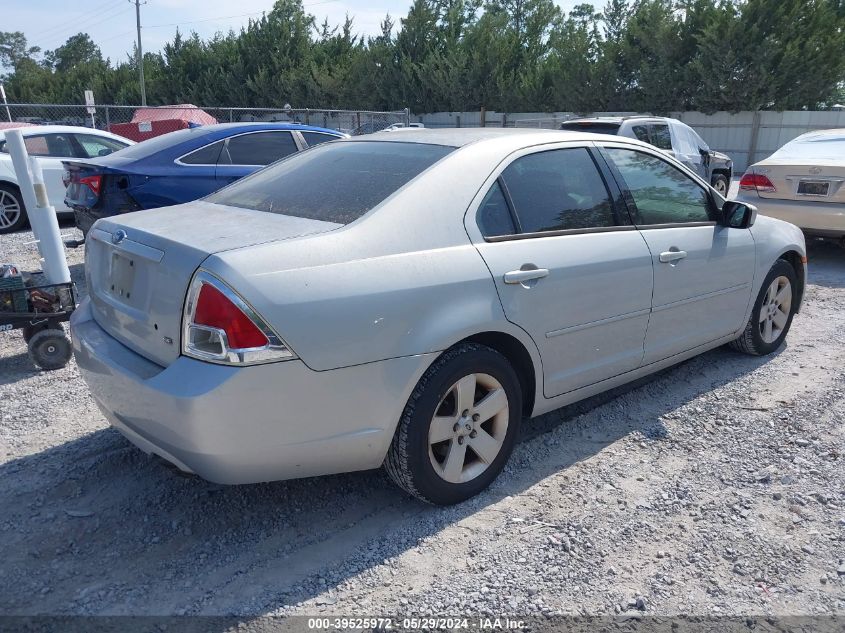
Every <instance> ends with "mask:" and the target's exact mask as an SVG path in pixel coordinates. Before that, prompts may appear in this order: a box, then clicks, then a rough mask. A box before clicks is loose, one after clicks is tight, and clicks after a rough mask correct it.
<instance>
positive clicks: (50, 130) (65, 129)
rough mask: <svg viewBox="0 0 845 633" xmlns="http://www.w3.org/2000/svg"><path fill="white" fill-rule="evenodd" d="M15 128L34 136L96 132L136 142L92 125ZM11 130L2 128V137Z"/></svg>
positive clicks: (23, 134) (0, 135)
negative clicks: (91, 126)
mask: <svg viewBox="0 0 845 633" xmlns="http://www.w3.org/2000/svg"><path fill="white" fill-rule="evenodd" d="M12 129H15V130H20V132H21V135H22V136H33V135H35V134H62V133H65V134H71V133H73V134H95V135H97V136H105V137H107V138H114V139H117V140H120V141H126V142H127V143H131V144H134V143H135V141H132V140H130V139H128V138H125V137H123V136H120V135H119V134H113V133H111V132H106V131H105V130H97V129H95V128H90V127H83V126H81V125H30V126H26V127H18V128H12ZM8 131H9V130H0V139H2V138H6V132H8Z"/></svg>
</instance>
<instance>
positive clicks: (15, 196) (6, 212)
mask: <svg viewBox="0 0 845 633" xmlns="http://www.w3.org/2000/svg"><path fill="white" fill-rule="evenodd" d="M26 225H27V216H26V206H25V205H24V203H23V196H22V195H21V191H20V189H18V188H17V187H16V186H15V185H10V184H7V183H0V234H3V233H12V232H13V231H20V230H21V229H22V228H24V227H26Z"/></svg>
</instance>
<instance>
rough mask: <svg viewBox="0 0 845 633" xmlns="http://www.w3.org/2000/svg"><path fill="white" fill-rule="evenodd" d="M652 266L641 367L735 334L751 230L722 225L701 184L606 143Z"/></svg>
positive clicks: (643, 154) (657, 160) (746, 287)
mask: <svg viewBox="0 0 845 633" xmlns="http://www.w3.org/2000/svg"><path fill="white" fill-rule="evenodd" d="M602 154H603V155H604V156H605V157H606V159H607V161H608V164H609V165H610V166H611V168H612V170H613V171H614V173H615V174H616V178H617V181H618V182H619V184H620V186H621V187H622V188H623V194H624V196H625V198H626V201H627V203H628V206H629V210H630V212H631V216H632V218H633V220H634V223H635V224H636V226H637V228H638V229H639V231H640V234H641V235H642V236H643V238H645V241H646V243H647V244H648V248H649V250H650V252H651V258H652V261H653V264H654V266H653V267H654V298H653V301H652V314H651V318H650V320H649V324H648V334H647V336H646V340H645V358H644V363H645V364H648V363H652V362H655V361H659V360H662V359H664V358H669V357H671V356H674V355H676V354H680V353H681V352H684V351H686V350H690V349H693V348H695V347H698V346H700V345H704V344H706V343H709V342H711V341H714V340H716V339H719V338H721V337H724V336H727V335H729V334H732V333H734V332H736V331H738V330H739V329H740V328H741V327H742V326H743V324H744V323H743V321H744V319H745V314H746V309H747V306H748V302H749V300H750V298H751V297H750V295H751V283H752V281H753V276H754V265H755V247H754V240H753V238H752V236H751V231H749V230H748V229H734V228H728V227H724V226H721V225H719V224H717V223H716V221H715V214H714V212H713V210H712V206H711V203H710V201H709V191H708V189H707V187H706V186H705V185H703V184H702V183H701V182H699V181H698V180H696V179H694V178H693V177H691V176H689V175H688V174H686V173H684V172H683V171H682V170H681V169H678V168H677V167H675V166H674V165H672V164H670V163H669V162H668V161H667V160H665V159H664V158H663V157H661V156H660V155H659V154H658V153H657V152H651V151H648V150H645V149H639V148H637V149H636V150H635V149H632V148H630V147H623V146H614V145H611V144H608V145H605V146H604V147H603V148H602Z"/></svg>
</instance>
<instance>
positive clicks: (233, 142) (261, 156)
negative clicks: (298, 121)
mask: <svg viewBox="0 0 845 633" xmlns="http://www.w3.org/2000/svg"><path fill="white" fill-rule="evenodd" d="M297 150H298V148H297V146H296V143H295V142H294V140H293V136H292V135H291V133H290V132H254V133H252V134H241V135H240V136H233V137H232V138H230V139H229V142H228V143H227V144H226V147H225V148H224V150H223V157H222V160H221V161H220V162H221V163H223V164H229V165H269V164H270V163H275V162H276V161H277V160H280V159H282V158H284V157H285V156H290V155H291V154H293V153H295V152H296V151H297Z"/></svg>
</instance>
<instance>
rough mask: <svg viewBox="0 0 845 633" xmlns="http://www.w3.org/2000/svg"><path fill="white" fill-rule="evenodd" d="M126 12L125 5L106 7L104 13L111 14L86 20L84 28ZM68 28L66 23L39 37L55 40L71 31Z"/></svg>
mask: <svg viewBox="0 0 845 633" xmlns="http://www.w3.org/2000/svg"><path fill="white" fill-rule="evenodd" d="M114 9H117V11H114ZM125 12H126V8H125V7H124V6H120V5H116V6H115V7H113V8H112V9H106V11H105V12H104V13H105V14H109V15H106V17H103V18H102V19H100V20H97V21H96V22H86V23H85V27H84V29H82V30H85V31H87V30H88V29H89V28H90V27H92V26H97V25H98V24H102V23H103V22H108V21H109V20H113V19H114V18H117V17H120V16H122V15H124V14H125ZM102 15H103V14H101V16H102ZM67 28H68V27H67V25H66V24H65V25H64V26H62V27H61V28H60V29H59V30H55V29H51V32H50V34H49V35H41V36H39V37H38V38H37V39H40V40H42V41H43V40H47V41H48V42H50V41H54V40H56V39H57V38H60V37H63V36H62V33H65V34H67V33H68V32H69V31H68V30H67ZM74 30H76V29H74ZM77 32H81V30H80V31H77ZM35 39H36V38H33V41H35Z"/></svg>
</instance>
